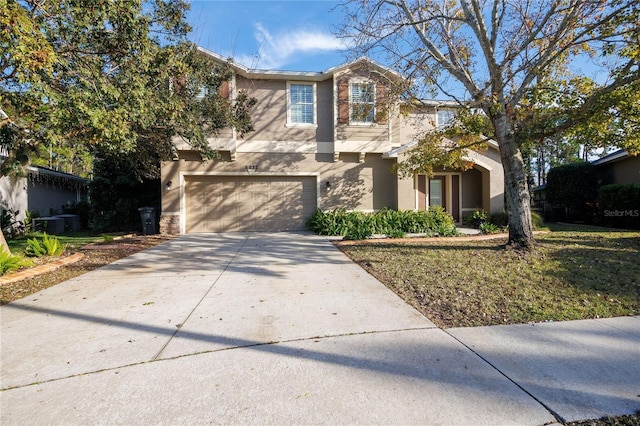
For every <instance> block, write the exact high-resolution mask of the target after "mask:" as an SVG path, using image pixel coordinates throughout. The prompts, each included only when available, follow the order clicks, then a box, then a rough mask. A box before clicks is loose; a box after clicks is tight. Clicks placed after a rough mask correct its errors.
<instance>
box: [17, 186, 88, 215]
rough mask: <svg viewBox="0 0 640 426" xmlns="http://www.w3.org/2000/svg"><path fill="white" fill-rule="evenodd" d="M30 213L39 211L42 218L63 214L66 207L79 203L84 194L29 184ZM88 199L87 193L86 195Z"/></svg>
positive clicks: (73, 190)
mask: <svg viewBox="0 0 640 426" xmlns="http://www.w3.org/2000/svg"><path fill="white" fill-rule="evenodd" d="M27 191H28V194H29V203H28V207H27V209H28V210H29V211H30V212H35V211H37V212H38V213H40V215H41V216H50V215H55V214H61V213H62V209H63V207H64V206H65V205H69V204H73V203H77V202H79V201H81V199H82V196H83V195H82V193H80V192H79V191H76V190H75V189H68V188H53V187H50V186H47V185H43V184H41V183H38V182H31V181H30V180H29V182H28V188H27ZM84 198H86V192H85V193H84Z"/></svg>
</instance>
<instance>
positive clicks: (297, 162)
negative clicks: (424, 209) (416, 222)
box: [160, 61, 504, 233]
mask: <svg viewBox="0 0 640 426" xmlns="http://www.w3.org/2000/svg"><path fill="white" fill-rule="evenodd" d="M383 74H384V75H383ZM386 75H388V74H387V73H386V71H384V70H382V69H381V68H380V67H377V66H375V65H373V66H372V64H371V63H369V62H368V61H365V62H363V63H356V64H355V65H354V66H353V67H350V68H349V67H344V68H336V69H333V70H331V72H328V73H327V74H323V73H299V74H295V73H292V74H291V75H289V74H284V73H278V72H274V73H272V74H270V73H268V72H264V73H263V72H252V71H250V70H246V69H245V70H239V72H238V74H237V75H236V76H235V77H234V79H233V81H232V84H231V88H232V93H231V97H232V98H233V96H235V93H237V91H238V90H246V91H247V92H248V94H249V95H250V96H252V97H255V98H256V99H257V101H258V102H257V105H256V106H255V107H254V109H253V110H252V112H251V116H252V120H253V123H254V128H255V131H253V132H250V133H248V134H247V135H244V137H243V138H239V137H237V135H236V134H235V132H233V131H231V130H225V131H222V132H220V134H219V137H217V138H215V139H213V138H212V139H210V140H209V142H210V144H211V146H212V147H213V148H214V149H217V150H218V151H219V152H220V154H221V155H222V159H221V160H217V161H208V162H202V161H200V157H199V155H198V154H197V153H196V152H194V151H191V150H190V147H189V146H188V145H187V144H184V143H182V142H181V141H179V140H177V141H175V144H176V148H177V151H178V157H177V159H175V160H174V161H166V162H163V164H162V185H163V188H165V187H166V184H167V183H168V182H169V181H171V182H172V185H171V189H169V190H165V191H163V194H162V217H161V221H160V227H161V232H166V233H176V232H177V230H181V231H183V232H184V226H185V214H186V213H185V189H184V182H185V178H184V177H185V176H189V175H216V174H217V175H229V176H246V175H250V174H256V175H264V176H277V175H298V176H313V177H314V178H315V179H316V181H317V197H318V200H317V206H318V207H319V208H322V209H333V208H346V209H353V210H364V211H373V210H378V209H380V208H383V207H389V208H397V209H409V210H413V209H416V208H418V206H417V202H418V195H417V191H418V189H417V180H416V179H415V178H401V177H399V176H397V175H396V174H395V173H392V172H391V168H392V166H393V164H395V162H396V161H402V159H403V155H404V154H402V153H399V154H398V158H397V159H396V158H393V157H392V158H383V154H386V153H389V151H391V150H392V149H394V148H398V147H401V146H403V145H405V144H407V143H410V142H412V141H415V140H416V139H417V138H418V137H419V135H420V134H421V133H422V132H424V131H425V130H428V129H429V128H433V127H434V126H435V123H436V109H435V107H434V108H431V109H427V110H426V111H425V112H419V111H418V110H417V109H415V108H403V109H402V111H401V108H399V107H396V106H394V107H390V106H389V104H388V103H389V98H388V95H387V93H388V90H387V89H388V88H387V86H386V85H387V83H386V82H387V80H386V79H385V78H386V77H385V76H386ZM247 76H248V77H247ZM325 76H326V77H325ZM353 79H355V80H357V81H368V82H372V83H375V85H376V120H375V121H376V122H375V123H367V124H364V123H362V124H360V123H351V122H350V117H349V114H350V112H349V111H350V105H349V93H348V91H349V84H350V82H352V81H353ZM296 82H305V83H313V84H315V94H316V98H315V100H316V103H315V105H316V111H315V113H316V123H315V125H291V124H288V123H287V107H288V105H287V95H288V93H287V87H288V85H287V84H288V83H296ZM392 155H395V154H392ZM467 157H468V158H469V160H470V161H472V162H473V163H474V169H473V170H469V171H465V172H462V171H446V172H443V174H445V175H447V176H448V182H450V184H453V183H454V182H459V190H460V191H461V192H460V193H461V196H460V205H459V213H463V212H464V210H465V209H475V208H483V209H485V210H487V211H490V212H492V213H494V212H500V211H503V209H504V199H503V189H504V177H503V170H502V166H501V163H500V155H499V153H498V151H497V149H495V148H489V149H488V150H487V151H486V152H484V153H478V152H475V151H469V152H468V153H467ZM454 175H455V176H454ZM449 198H451V195H449ZM456 200H457V198H456ZM449 201H452V200H449ZM452 204H454V205H455V202H453V203H452Z"/></svg>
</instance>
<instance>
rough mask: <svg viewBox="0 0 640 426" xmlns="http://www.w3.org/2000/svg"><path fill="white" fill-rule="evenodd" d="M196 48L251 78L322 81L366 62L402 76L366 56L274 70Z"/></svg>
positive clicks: (397, 76)
mask: <svg viewBox="0 0 640 426" xmlns="http://www.w3.org/2000/svg"><path fill="white" fill-rule="evenodd" d="M198 50H199V51H200V52H202V53H204V54H206V55H208V56H210V57H212V58H213V59H215V60H217V61H219V62H224V63H228V64H230V65H231V66H232V67H233V68H234V69H235V70H236V71H237V72H238V73H239V74H240V75H243V76H248V77H253V78H269V79H275V80H278V79H292V78H295V79H298V80H310V81H322V80H326V79H327V78H329V77H331V76H333V75H334V74H339V73H340V72H342V71H344V70H347V69H350V68H353V67H354V66H355V65H359V64H366V65H368V66H369V67H372V68H373V69H375V70H376V71H377V72H379V73H381V74H385V75H388V76H390V77H392V78H397V79H402V78H404V77H403V76H402V75H400V74H399V73H397V72H396V71H394V70H392V69H390V68H387V67H385V66H383V65H380V64H379V63H377V62H376V61H374V60H372V59H370V58H367V57H360V58H358V59H356V60H354V61H351V62H348V63H346V64H342V65H338V66H335V67H331V68H329V69H326V70H324V71H320V72H315V71H276V70H262V69H255V68H249V67H247V66H245V65H242V64H239V63H237V62H234V61H233V59H232V58H225V57H223V56H221V55H219V54H217V53H215V52H212V51H210V50H208V49H205V48H204V47H198Z"/></svg>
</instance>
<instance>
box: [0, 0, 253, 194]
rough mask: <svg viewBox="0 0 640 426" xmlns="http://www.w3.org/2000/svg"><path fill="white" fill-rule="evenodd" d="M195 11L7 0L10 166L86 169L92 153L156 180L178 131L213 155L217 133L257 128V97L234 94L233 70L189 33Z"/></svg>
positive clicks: (174, 5) (5, 101)
mask: <svg viewBox="0 0 640 426" xmlns="http://www.w3.org/2000/svg"><path fill="white" fill-rule="evenodd" d="M188 8H189V2H188V1H186V0H152V1H144V0H118V1H108V0H96V1H91V2H84V1H78V0H59V1H55V2H54V1H46V2H45V1H40V0H0V47H2V53H1V56H0V107H2V109H3V110H4V111H6V112H7V114H8V115H9V118H10V120H11V122H12V123H13V125H12V130H11V132H5V134H3V135H0V144H2V146H4V147H5V148H7V149H8V151H9V158H8V159H7V160H5V162H4V163H3V164H2V173H3V174H7V173H20V171H21V166H22V165H24V164H26V163H27V162H29V161H31V162H34V163H39V164H43V163H44V164H45V165H46V164H49V161H51V164H53V160H54V158H55V160H56V161H60V164H61V165H63V164H64V165H65V166H68V167H70V166H71V165H74V167H75V168H76V170H77V167H78V162H81V163H83V164H81V165H82V166H86V165H87V161H82V159H83V158H87V156H90V157H91V159H92V160H96V159H100V158H105V159H108V161H109V162H111V163H113V162H118V161H119V162H122V163H123V164H127V165H128V166H127V167H122V170H127V171H129V172H130V173H133V176H132V178H133V179H135V180H137V181H142V180H144V179H154V178H157V177H158V176H159V166H160V163H159V161H160V160H161V159H169V158H171V155H172V149H173V146H172V143H171V139H172V137H174V136H176V135H179V136H182V137H184V139H185V140H186V141H187V142H188V143H190V144H191V145H192V146H193V147H194V149H196V150H199V151H200V152H201V155H202V158H203V159H207V158H211V157H213V156H215V155H216V153H215V152H214V151H213V150H212V149H211V148H210V146H209V144H208V142H207V137H209V136H212V135H215V134H216V132H217V131H219V130H220V129H222V128H225V127H234V128H236V129H238V130H239V133H240V134H243V133H245V132H248V131H251V130H252V129H253V127H252V123H251V118H250V115H249V112H250V109H251V107H252V106H253V104H254V103H255V100H254V99H252V98H250V97H248V96H247V95H246V93H240V94H238V96H237V97H236V98H234V99H229V98H228V96H226V95H225V90H224V87H225V84H227V83H226V82H227V81H228V80H229V78H230V76H231V74H230V72H229V69H228V67H224V66H219V65H217V64H215V63H214V62H213V61H212V60H211V59H210V58H207V57H205V55H202V54H201V53H200V52H199V51H198V50H197V48H196V46H195V45H193V44H192V43H190V42H189V41H188V40H187V38H186V36H187V34H188V32H189V31H190V27H189V25H188V24H187V23H186V19H185V14H186V12H187V10H188ZM38 156H40V158H38ZM42 157H44V158H42ZM78 159H80V160H78ZM83 171H84V172H87V170H83Z"/></svg>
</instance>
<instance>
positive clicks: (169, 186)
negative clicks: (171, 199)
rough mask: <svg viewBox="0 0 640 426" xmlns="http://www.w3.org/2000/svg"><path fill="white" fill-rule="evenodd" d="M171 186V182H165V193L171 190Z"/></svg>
mask: <svg viewBox="0 0 640 426" xmlns="http://www.w3.org/2000/svg"><path fill="white" fill-rule="evenodd" d="M172 186H173V182H171V181H167V183H166V184H165V185H164V189H165V191H169V190H171V187H172Z"/></svg>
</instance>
